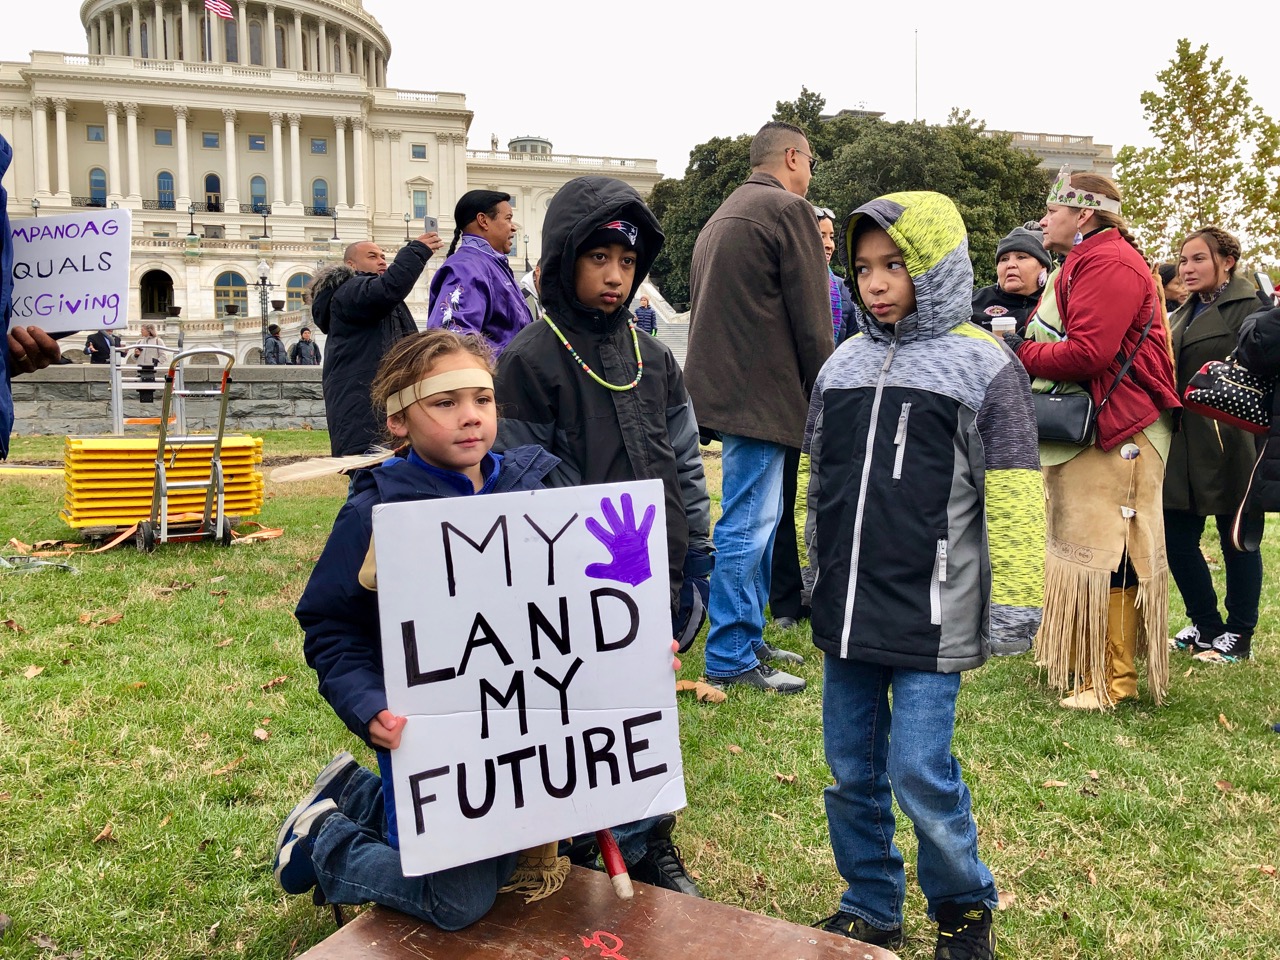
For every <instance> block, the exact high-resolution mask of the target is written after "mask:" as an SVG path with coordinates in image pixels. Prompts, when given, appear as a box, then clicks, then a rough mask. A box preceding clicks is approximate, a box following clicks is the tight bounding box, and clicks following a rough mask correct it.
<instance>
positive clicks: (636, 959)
mask: <svg viewBox="0 0 1280 960" xmlns="http://www.w3.org/2000/svg"><path fill="white" fill-rule="evenodd" d="M686 955H689V956H699V955H700V956H709V957H719V956H726V957H733V958H734V960H765V958H768V960H775V958H776V960H895V958H896V956H897V955H896V954H894V953H891V952H890V951H888V950H885V949H883V948H881V947H873V946H870V945H868V944H865V943H862V942H861V941H856V940H849V939H847V938H845V937H840V936H837V935H835V934H833V933H823V932H822V931H820V930H815V929H813V928H812V927H802V926H799V925H798V924H794V923H788V922H787V921H785V920H777V919H775V918H773V917H766V916H763V915H762V914H758V913H750V912H749V911H746V910H742V909H740V908H738V907H731V906H728V905H726V904H723V903H713V902H712V901H710V900H698V899H697V898H695V897H686V896H684V895H682V894H679V893H673V892H672V891H670V890H661V889H659V888H657V887H651V886H648V885H647V884H643V883H637V884H636V895H635V899H633V900H619V899H618V898H617V897H616V896H615V895H614V893H613V889H612V887H610V885H609V878H608V877H607V876H606V875H605V874H604V873H601V872H599V871H596V870H587V869H585V868H583V867H574V868H573V870H572V872H571V873H570V875H569V879H568V881H567V882H566V883H565V885H564V887H563V888H561V890H560V892H559V893H557V894H555V895H554V896H552V897H550V898H549V899H547V900H541V901H539V902H538V903H532V904H525V903H524V900H523V898H521V897H518V896H514V895H511V894H505V895H503V896H500V897H499V898H498V902H497V904H496V905H495V906H494V908H493V909H492V910H491V911H489V914H488V915H487V916H485V917H484V919H482V920H480V921H479V922H478V923H475V924H473V925H472V926H470V927H467V929H465V930H459V931H457V932H455V933H446V932H444V931H442V930H438V929H437V928H435V927H434V926H432V925H431V924H429V923H424V922H423V921H421V920H415V919H413V918H412V917H408V916H405V915H404V914H401V913H397V912H395V911H394V910H388V909H385V908H383V907H372V908H370V909H369V910H366V911H365V912H364V913H362V914H361V915H360V916H358V917H357V918H356V919H354V920H352V921H351V922H350V923H348V924H347V925H346V926H344V927H343V928H342V929H340V930H339V931H338V932H337V933H335V934H333V935H332V936H330V937H329V938H327V939H326V940H324V941H323V942H321V943H318V944H316V946H314V947H312V948H311V949H310V950H308V951H307V952H306V953H305V954H303V955H302V957H301V958H299V960H601V958H603V960H670V958H673V957H682V956H686Z"/></svg>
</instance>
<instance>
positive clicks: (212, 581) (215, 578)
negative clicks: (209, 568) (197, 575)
mask: <svg viewBox="0 0 1280 960" xmlns="http://www.w3.org/2000/svg"><path fill="white" fill-rule="evenodd" d="M225 579H227V575H226V574H225V573H224V574H223V575H222V576H220V577H213V578H212V579H210V581H209V582H210V583H221V582H222V581H223V580H225Z"/></svg>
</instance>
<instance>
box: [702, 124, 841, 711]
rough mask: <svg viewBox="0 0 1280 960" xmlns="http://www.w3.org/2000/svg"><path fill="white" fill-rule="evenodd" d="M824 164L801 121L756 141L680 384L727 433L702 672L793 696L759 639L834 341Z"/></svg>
mask: <svg viewBox="0 0 1280 960" xmlns="http://www.w3.org/2000/svg"><path fill="white" fill-rule="evenodd" d="M816 165H817V161H816V160H814V159H813V151H812V150H811V149H810V147H809V141H808V138H807V137H806V136H805V134H804V131H802V130H801V129H800V128H799V127H794V126H792V125H791V124H789V123H779V122H776V121H775V122H771V123H766V124H765V125H764V126H763V127H761V128H760V132H759V133H757V134H756V136H755V139H754V140H752V142H751V167H752V170H753V172H752V174H751V176H750V177H748V178H747V180H746V182H745V183H743V184H742V186H740V187H738V189H737V190H735V191H734V192H733V193H732V194H730V196H729V198H728V199H727V200H725V202H724V203H722V204H721V205H720V209H719V210H717V211H716V212H715V214H714V215H713V216H712V217H711V219H710V220H708V221H707V225H706V226H705V227H703V228H702V233H700V234H699V235H698V241H697V243H696V244H695V245H694V248H693V267H692V271H691V274H690V287H691V290H692V300H693V312H692V315H691V317H690V325H689V350H688V359H687V361H686V363H685V383H686V385H687V387H688V390H689V394H690V396H691V397H692V398H693V405H694V410H695V411H696V413H697V416H698V423H699V425H700V426H701V428H702V429H703V431H704V432H713V431H714V432H717V433H719V434H720V439H721V440H722V441H723V444H724V449H723V460H722V461H721V462H722V464H723V467H724V479H723V489H722V500H721V506H722V511H721V515H720V520H719V521H718V522H717V523H716V526H715V532H714V537H715V545H716V551H717V558H716V569H715V572H714V573H713V574H712V575H711V600H710V603H709V604H708V612H709V613H710V617H711V630H710V632H709V633H708V634H707V664H706V665H707V678H708V679H709V680H710V681H711V682H712V683H713V684H715V685H717V686H726V685H729V684H737V683H745V684H748V685H750V686H752V687H757V688H759V689H762V690H772V691H775V692H777V693H798V692H799V691H801V690H803V689H804V686H805V683H804V680H802V679H801V678H799V677H795V676H792V675H791V674H788V673H784V672H782V671H780V670H776V669H774V668H773V667H771V666H769V663H768V661H769V660H774V659H787V660H789V661H790V662H797V661H799V662H803V661H801V660H800V658H799V656H798V655H797V654H794V653H789V652H788V651H780V650H778V649H777V648H775V647H772V646H770V645H768V644H766V643H765V642H764V609H765V604H766V603H767V602H768V598H769V573H770V557H771V556H772V554H773V534H774V530H775V529H776V528H777V525H778V517H779V516H780V514H781V511H782V509H783V503H782V469H783V458H784V456H785V453H786V448H787V447H794V448H797V449H798V448H799V447H800V445H801V443H802V441H803V439H804V423H805V415H806V413H807V412H808V407H809V391H810V390H811V389H812V387H813V384H814V381H815V380H816V379H817V376H818V371H819V370H820V369H821V368H822V364H823V363H824V362H825V361H826V359H827V357H828V356H830V355H831V351H832V349H833V343H832V335H831V301H830V291H829V287H828V280H827V265H826V258H825V256H824V255H823V252H822V241H821V240H820V239H819V236H818V231H817V229H816V228H815V226H814V219H813V208H812V207H810V206H809V204H808V203H807V202H806V201H805V199H804V197H805V194H806V193H807V192H808V189H809V178H810V177H811V176H812V174H813V168H814V167H815V166H816Z"/></svg>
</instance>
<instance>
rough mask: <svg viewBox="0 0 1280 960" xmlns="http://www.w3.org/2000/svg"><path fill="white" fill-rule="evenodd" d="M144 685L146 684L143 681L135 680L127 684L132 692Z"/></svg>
mask: <svg viewBox="0 0 1280 960" xmlns="http://www.w3.org/2000/svg"><path fill="white" fill-rule="evenodd" d="M146 685H147V683H146V681H145V680H135V681H133V683H131V684H129V686H131V687H132V688H133V689H134V690H141V689H142V688H143V687H145V686H146Z"/></svg>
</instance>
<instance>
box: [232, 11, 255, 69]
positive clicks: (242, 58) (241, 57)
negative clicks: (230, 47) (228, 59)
mask: <svg viewBox="0 0 1280 960" xmlns="http://www.w3.org/2000/svg"><path fill="white" fill-rule="evenodd" d="M236 13H237V17H236V62H237V63H239V64H241V65H242V66H243V65H244V64H247V63H253V58H252V57H251V56H249V15H248V13H247V12H246V10H245V6H244V0H239V3H237V4H236Z"/></svg>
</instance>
